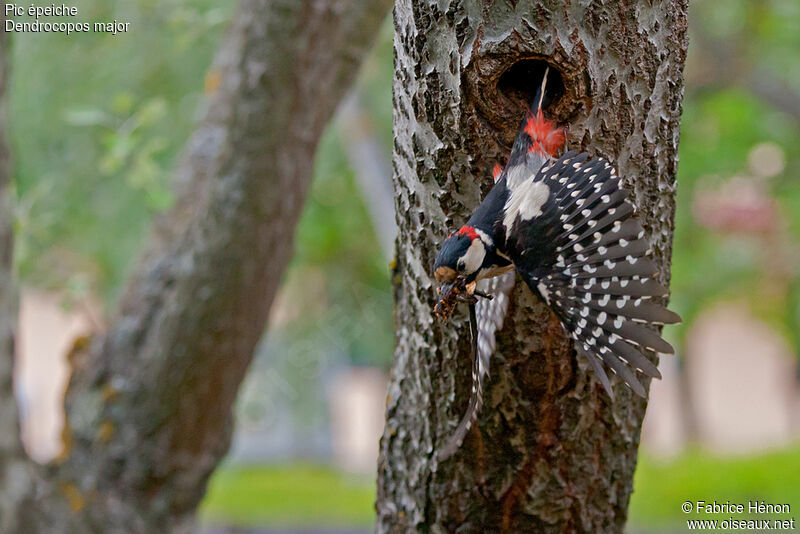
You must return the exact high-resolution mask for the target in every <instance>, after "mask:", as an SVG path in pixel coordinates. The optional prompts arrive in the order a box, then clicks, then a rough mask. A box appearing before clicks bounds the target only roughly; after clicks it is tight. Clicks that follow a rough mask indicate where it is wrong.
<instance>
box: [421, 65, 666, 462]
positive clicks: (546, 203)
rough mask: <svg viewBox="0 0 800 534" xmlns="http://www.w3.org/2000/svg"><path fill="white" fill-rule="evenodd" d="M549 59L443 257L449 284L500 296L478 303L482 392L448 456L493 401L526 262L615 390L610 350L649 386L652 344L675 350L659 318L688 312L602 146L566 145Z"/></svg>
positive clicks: (540, 290)
mask: <svg viewBox="0 0 800 534" xmlns="http://www.w3.org/2000/svg"><path fill="white" fill-rule="evenodd" d="M548 71H549V67H548V69H547V70H545V74H544V77H543V80H542V84H541V87H540V88H539V90H538V91H537V94H536V97H535V98H534V102H533V104H532V106H531V109H530V110H529V111H528V113H527V115H526V117H525V119H524V120H523V124H522V128H521V129H520V131H519V133H518V134H517V137H516V139H515V141H514V145H513V147H512V150H511V155H510V157H509V160H508V163H507V164H506V167H505V169H502V170H501V169H500V168H499V167H496V168H495V185H494V187H493V188H492V189H491V191H490V192H489V194H488V195H487V196H486V198H485V199H484V200H483V202H481V204H480V205H479V206H478V208H477V209H476V210H475V212H474V213H473V214H472V216H471V217H470V218H469V220H468V221H467V223H466V224H465V225H464V226H462V227H461V228H460V229H459V230H458V231H456V232H454V233H452V234H450V236H449V237H448V238H447V239H446V240H445V241H444V243H443V244H442V248H441V250H440V251H439V254H438V256H437V257H436V262H435V264H434V276H435V278H436V281H437V282H438V283H439V284H441V286H440V292H441V294H442V295H446V294H447V293H448V292H449V291H450V290H452V289H453V287H454V286H459V287H466V288H467V290H468V291H469V292H473V291H475V288H476V286H477V288H478V289H479V291H478V294H481V293H484V294H491V295H492V296H493V299H491V300H488V299H486V300H484V299H479V300H478V302H477V305H476V310H475V312H474V313H475V315H476V317H477V323H478V332H477V334H478V336H477V354H476V355H474V357H475V361H474V362H473V371H472V378H473V385H472V396H471V399H470V403H469V407H468V409H467V413H466V414H465V416H464V417H463V419H462V420H461V422H460V424H459V426H458V428H457V429H456V431H455V433H454V434H453V436H452V437H451V439H450V440H449V441H448V443H447V444H446V445H445V446H444V447H443V448H442V449H441V450H440V452H439V458H440V459H444V458H447V457H448V456H450V455H451V454H452V453H453V452H455V450H457V449H458V447H459V446H460V445H461V442H462V440H463V438H464V436H465V435H466V432H467V431H468V430H469V428H470V426H471V424H472V423H473V421H474V419H475V418H476V416H477V413H478V410H479V409H480V406H481V404H482V387H483V384H482V382H483V378H484V376H485V375H487V374H488V371H489V360H490V357H491V356H492V353H493V352H494V346H495V337H494V335H495V332H496V331H497V330H498V329H499V328H501V327H502V324H503V319H504V317H505V313H506V310H507V308H508V298H509V293H510V290H511V289H512V287H513V285H514V280H515V275H514V271H516V272H517V273H518V274H519V275H520V277H521V278H522V279H523V280H524V281H525V283H526V284H527V286H528V287H529V288H530V290H531V291H532V292H533V293H534V294H536V295H537V296H538V297H539V298H541V299H542V300H543V301H544V302H545V303H546V304H547V305H548V306H549V307H550V309H551V310H553V312H555V314H556V315H557V316H558V318H559V319H560V320H561V324H562V325H563V326H564V328H565V329H566V331H567V333H568V334H569V336H570V337H571V338H572V339H573V340H574V345H575V349H576V351H577V352H578V353H579V354H581V355H582V356H583V357H585V358H586V359H587V360H588V361H589V363H590V364H591V367H592V368H593V370H594V371H595V373H596V374H597V376H598V377H599V379H600V382H601V383H602V385H603V387H604V388H605V390H606V391H607V392H608V395H609V396H610V397H611V398H612V399H613V393H612V389H611V384H610V382H609V379H608V376H607V375H606V373H605V371H604V369H603V365H601V362H602V363H604V364H605V365H606V366H608V368H610V369H611V370H612V371H613V372H614V373H615V374H616V375H617V376H619V377H620V378H621V379H622V380H623V381H624V382H625V383H626V384H627V385H628V386H629V387H630V388H631V389H632V390H633V391H634V392H636V393H637V394H639V395H641V396H645V395H646V393H645V390H644V388H643V387H642V385H641V383H640V382H639V380H638V379H637V376H636V371H637V370H638V371H639V372H641V373H643V374H644V375H647V376H650V377H657V378H660V377H661V375H660V373H659V372H658V369H657V368H656V366H655V365H654V364H653V363H652V361H651V360H650V359H649V358H647V357H646V356H644V355H643V352H648V353H673V352H674V351H673V348H672V347H671V346H670V345H669V344H668V343H667V342H666V341H664V340H663V339H662V338H661V336H660V335H659V334H657V333H656V332H654V331H653V330H651V329H649V328H647V327H648V326H651V325H662V324H669V323H676V322H679V321H680V317H678V315H677V314H675V313H674V312H671V311H669V310H667V309H666V308H665V307H663V306H662V305H660V304H658V303H656V302H654V301H653V297H662V296H666V295H667V289H666V288H665V287H664V286H662V285H661V284H660V283H658V281H657V280H656V276H657V275H658V269H657V268H656V266H655V264H654V263H653V262H652V261H651V260H650V259H649V258H648V257H647V255H648V254H649V252H650V244H649V242H648V240H647V237H646V236H645V233H644V230H643V229H642V226H641V225H640V224H639V223H638V222H637V221H636V219H635V218H634V211H635V209H634V207H633V205H632V204H631V203H630V201H629V200H628V199H627V197H628V191H626V190H625V189H623V188H622V187H621V186H620V179H619V177H618V176H617V174H616V173H615V171H614V169H613V168H612V167H611V165H610V164H609V163H608V162H607V161H606V160H604V159H602V158H590V157H589V156H588V154H585V153H583V154H577V153H575V152H567V153H566V154H564V155H563V156H561V157H557V156H558V153H559V151H561V150H562V148H563V146H564V143H565V133H564V130H563V129H561V128H558V127H556V125H555V124H554V123H553V122H551V121H548V120H547V119H545V117H544V115H543V113H542V101H543V99H544V97H545V88H546V83H547V73H548ZM473 282H476V283H477V284H474V283H473ZM446 315H447V314H446V313H445V314H443V315H442V316H443V317H446Z"/></svg>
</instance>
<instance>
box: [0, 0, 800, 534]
mask: <svg viewBox="0 0 800 534" xmlns="http://www.w3.org/2000/svg"><path fill="white" fill-rule="evenodd" d="M75 5H77V6H78V7H79V9H80V13H81V18H82V19H85V20H95V19H97V20H110V19H114V18H116V19H118V20H126V21H130V22H131V23H132V31H131V32H130V33H128V34H126V35H117V36H109V35H101V34H79V35H73V36H70V37H69V38H65V37H64V36H61V35H46V34H43V35H31V34H28V35H18V36H15V42H14V51H13V76H12V80H11V88H10V102H9V113H10V128H9V131H10V132H11V149H12V153H13V158H14V165H15V171H14V172H15V174H14V176H15V184H16V194H17V199H18V202H17V210H18V211H17V214H16V235H17V249H16V265H17V269H18V273H19V276H20V279H21V281H22V283H23V285H24V286H26V287H32V288H38V289H42V290H48V291H54V292H57V294H58V295H60V298H61V300H62V301H63V303H64V305H65V306H66V307H67V308H69V307H70V306H75V305H77V304H79V303H81V302H82V301H84V300H86V299H93V300H96V301H98V302H100V303H101V305H102V307H103V308H104V309H105V310H106V311H108V310H111V309H113V305H114V302H115V300H116V299H117V297H118V295H119V293H120V291H121V289H122V288H123V283H124V280H125V278H126V276H127V274H128V273H129V271H130V269H131V267H132V265H133V260H134V258H135V257H136V254H137V251H138V250H139V247H140V246H141V244H142V240H143V239H144V237H145V236H146V234H147V231H148V227H149V224H150V222H151V220H152V217H153V216H154V215H155V214H157V213H158V212H160V211H162V210H164V209H167V208H168V207H169V206H170V205H171V203H172V201H173V198H172V195H171V192H170V184H169V180H170V176H171V171H172V169H173V168H174V167H175V164H176V158H177V157H178V155H179V153H180V150H181V148H182V146H183V144H184V142H185V141H186V139H187V137H188V135H189V133H190V132H191V130H192V127H193V125H194V124H195V122H196V121H197V120H198V118H199V117H200V116H201V114H202V112H203V91H204V84H205V80H204V77H205V74H206V70H207V68H208V66H209V64H210V61H211V58H212V57H213V53H214V51H215V48H216V47H217V45H218V43H219V42H220V39H221V37H222V35H223V32H224V30H225V26H226V22H227V21H228V19H229V17H230V15H231V10H232V6H231V5H230V4H229V3H219V2H213V1H211V0H168V1H159V2H155V0H125V1H122V0H115V1H108V0H103V1H101V0H84V1H80V2H76V3H75ZM691 9H692V11H691V19H690V26H691V45H690V51H689V59H688V63H687V67H686V90H685V99H684V116H683V123H682V133H681V147H680V166H679V188H678V211H677V215H676V233H675V246H674V255H673V264H672V275H673V278H672V293H673V297H672V302H673V307H674V309H675V310H676V311H678V312H679V313H680V314H681V315H682V316H683V317H684V323H683V324H682V325H680V326H677V327H671V328H669V329H668V330H667V331H666V335H667V337H668V338H670V339H671V340H672V341H673V342H675V344H676V346H677V347H678V353H679V356H681V357H682V358H685V353H686V344H687V339H688V337H689V335H690V334H689V333H690V331H691V329H692V327H693V325H694V323H695V320H696V319H697V318H698V317H700V316H701V315H702V314H703V312H704V311H705V310H707V309H709V308H712V307H713V306H715V305H717V304H718V303H720V302H734V303H736V304H737V305H741V306H744V307H745V308H746V309H747V310H748V311H749V313H750V314H752V316H753V318H754V319H755V320H758V321H761V322H763V323H764V324H766V325H768V326H769V327H770V329H772V331H774V332H775V334H776V335H777V336H779V338H780V339H782V340H784V341H785V343H786V344H787V346H788V347H790V352H791V354H792V355H793V358H796V355H797V353H798V352H799V351H800V334H799V333H798V331H799V330H800V268H798V267H800V249H799V248H798V236H800V179H798V175H799V174H800V173H799V172H798V171H800V55H798V52H799V51H800V3H798V2H797V1H796V0H774V1H758V2H755V1H745V0H728V1H726V2H715V1H712V0H698V1H695V2H693V3H692V8H691ZM391 39H392V26H391V23H390V21H387V23H386V24H385V25H384V28H383V29H382V32H381V34H380V39H379V42H378V43H377V45H376V47H375V50H374V51H373V53H372V55H371V56H370V58H369V59H368V61H367V62H366V64H365V65H364V68H363V69H362V71H361V73H360V76H359V78H358V81H357V88H358V94H359V97H360V98H359V101H360V106H361V108H360V110H361V112H363V113H364V114H365V115H366V116H367V117H368V118H369V122H370V124H371V129H370V134H371V135H372V137H373V139H374V140H375V141H377V143H378V145H379V146H380V147H381V149H382V151H383V152H384V154H383V156H384V157H388V155H389V154H390V153H391V147H392V131H391V128H392V125H391V117H392V110H391V105H392V100H391V79H392V43H391ZM54 51H57V52H54ZM121 58H122V59H121ZM340 122H341V119H340V120H339V121H334V123H333V124H331V125H330V127H329V128H328V130H327V132H326V133H325V135H324V138H323V140H322V143H321V146H320V149H319V151H318V154H317V157H316V166H315V176H314V182H313V187H312V191H311V194H310V197H309V201H308V204H307V206H306V208H305V212H304V215H303V219H302V222H301V224H300V227H299V230H298V239H297V245H296V254H295V258H294V260H293V262H292V265H291V268H290V270H289V272H288V274H287V276H286V280H285V281H284V288H283V290H282V292H281V295H280V296H279V298H278V301H277V304H276V310H275V311H274V313H273V320H272V324H271V327H270V332H269V334H268V336H266V339H265V341H264V343H263V344H262V347H260V349H259V357H258V358H257V359H256V361H255V363H254V370H253V373H252V374H251V376H250V377H249V378H248V382H247V384H246V385H245V387H244V390H243V392H242V395H241V399H240V403H239V404H240V405H239V411H240V414H239V416H240V427H241V428H242V429H243V430H242V432H244V433H245V434H246V433H247V432H248V431H252V434H253V435H262V436H275V435H279V434H280V435H283V436H284V438H282V439H283V443H284V445H285V446H284V447H283V448H281V447H277V446H276V447H272V445H269V444H267V445H266V448H267V449H269V451H270V452H269V454H267V455H265V456H264V457H261V456H259V455H258V454H255V456H253V454H248V453H246V452H242V453H241V454H240V460H239V461H237V460H236V458H232V460H231V461H230V463H228V464H226V466H225V467H223V468H222V469H221V470H220V471H219V472H218V473H217V474H216V475H215V477H214V479H213V481H212V484H211V489H210V492H209V495H208V498H207V499H206V502H205V505H204V507H203V513H202V515H203V519H204V521H206V522H207V523H209V524H236V525H249V526H254V525H273V526H274V525H306V526H308V525H328V526H330V525H340V526H360V527H368V526H369V525H370V523H371V521H372V517H373V510H372V501H373V496H374V482H373V480H372V478H371V477H370V476H369V475H367V474H352V473H346V472H345V471H343V470H342V469H340V468H337V467H335V466H334V463H333V462H329V461H328V457H329V455H330V452H331V445H330V438H329V433H330V428H329V425H330V423H328V419H329V407H328V406H327V402H326V395H325V391H326V387H327V386H326V385H327V384H328V383H329V380H330V377H331V376H332V375H333V374H335V373H336V372H337V370H338V369H341V368H343V367H349V366H357V367H376V368H378V369H382V370H383V371H386V370H388V368H389V365H390V362H391V358H392V351H393V323H392V307H393V303H392V294H391V287H390V282H389V267H388V262H387V260H386V255H385V251H382V250H381V247H380V239H379V237H378V236H377V234H376V232H375V231H373V227H374V219H372V218H371V215H370V213H369V211H368V210H367V209H366V206H365V202H364V200H363V199H364V193H363V191H362V188H361V187H360V186H359V183H358V180H357V179H356V178H355V175H354V170H353V162H352V161H351V160H349V159H348V157H347V156H346V153H347V146H346V145H347V143H348V142H349V141H348V136H344V135H341V132H342V125H341V124H340ZM300 280H303V283H300V282H299V281H300ZM297 301H302V302H313V303H314V305H313V306H310V307H307V308H304V309H302V310H299V309H294V308H292V305H291V302H297ZM792 361H793V362H794V363H793V369H794V372H795V373H796V372H797V371H796V368H797V365H796V359H793V360H792ZM683 363H684V362H683V360H681V366H679V367H682V366H683ZM753 365H759V361H758V355H753ZM799 398H800V397H799ZM796 406H800V404H797V405H796ZM287 414H288V415H287ZM287 421H288V422H287ZM277 428H282V429H283V430H282V431H278V430H276V429H277ZM287 429H288V430H287ZM259 432H261V434H259ZM281 432H283V434H281ZM795 435H796V434H795ZM287 436H288V437H287ZM263 439H264V440H266V442H269V437H267V438H263ZM298 441H302V442H304V443H309V444H310V445H308V447H307V448H305V449H303V448H301V449H300V453H295V454H289V453H288V452H287V451H290V450H295V452H296V451H297V448H295V447H292V445H291V444H293V443H297V442H298ZM689 441H690V442H692V440H691V435H690V439H689ZM254 443H261V442H259V441H258V440H256V441H255V442H254ZM270 447H272V448H270ZM257 448H258V447H256V449H257ZM775 448H777V449H778V450H774V451H770V452H764V453H750V454H747V455H741V454H740V455H733V456H731V455H720V454H716V453H714V452H709V451H708V450H705V449H704V448H703V447H702V446H701V445H689V447H688V448H684V449H682V452H680V453H678V454H674V455H671V456H669V457H667V458H665V457H663V456H661V455H655V454H653V455H651V454H650V453H649V452H648V450H647V449H646V445H645V447H644V448H643V452H642V459H641V464H640V468H639V470H638V472H637V477H636V492H635V495H634V497H633V501H632V504H631V525H632V527H633V528H634V529H637V530H647V529H651V528H661V527H664V528H669V527H670V526H674V525H677V524H679V522H680V521H681V520H682V519H684V517H683V514H682V513H681V512H680V509H679V504H680V503H681V502H683V501H684V500H691V499H702V498H705V499H713V498H716V499H717V500H725V499H731V500H737V501H742V500H750V499H759V500H760V499H763V500H766V501H767V502H789V503H793V504H794V505H795V506H796V507H798V509H800V446H798V445H797V440H796V439H795V440H794V445H791V444H788V445H786V444H784V445H780V446H778V447H775ZM245 449H247V447H243V448H242V450H245ZM234 456H235V455H234ZM312 505H313V506H312Z"/></svg>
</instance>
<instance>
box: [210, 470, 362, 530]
mask: <svg viewBox="0 0 800 534" xmlns="http://www.w3.org/2000/svg"><path fill="white" fill-rule="evenodd" d="M374 501H375V482H374V480H373V477H357V476H354V475H345V474H342V473H340V472H337V471H336V470H334V469H332V468H330V467H325V466H319V465H311V464H295V465H283V466H263V467H250V468H222V469H219V470H218V471H217V472H216V473H215V474H214V476H213V478H212V479H211V484H210V487H209V491H208V494H207V496H206V498H205V500H204V501H203V506H202V509H201V512H200V518H201V521H203V522H204V523H207V524H224V525H232V526H241V527H247V526H250V527H255V526H264V525H270V526H287V525H291V526H292V527H295V528H296V527H322V526H324V527H336V526H341V527H354V526H362V527H369V526H370V525H371V524H372V522H373V521H374V509H373V502H374Z"/></svg>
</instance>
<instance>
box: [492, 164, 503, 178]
mask: <svg viewBox="0 0 800 534" xmlns="http://www.w3.org/2000/svg"><path fill="white" fill-rule="evenodd" d="M501 172H503V167H501V166H500V164H499V163H495V164H494V169H492V178H494V181H495V182H496V181H497V179H498V178H499V177H500V173H501Z"/></svg>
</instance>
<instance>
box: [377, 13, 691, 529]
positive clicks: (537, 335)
mask: <svg viewBox="0 0 800 534" xmlns="http://www.w3.org/2000/svg"><path fill="white" fill-rule="evenodd" d="M686 8H687V6H686V2H685V0H664V1H655V2H609V3H601V2H594V1H592V2H556V1H545V2H505V1H497V2H495V1H484V2H479V1H468V0H465V1H456V2H449V3H444V4H442V3H441V2H434V1H432V0H400V1H399V2H398V3H397V4H396V6H395V12H394V15H395V28H396V35H395V78H394V109H395V111H394V120H395V151H394V182H395V192H396V195H395V196H396V199H397V200H396V202H397V204H396V208H397V213H398V225H399V238H398V241H397V268H396V275H397V276H396V278H395V279H396V280H397V283H396V287H395V292H396V300H397V310H396V316H397V333H398V339H397V349H396V353H395V358H396V359H395V364H394V369H393V373H392V379H391V384H390V387H389V397H388V400H387V412H386V428H385V431H384V435H383V438H382V441H381V456H380V460H379V466H378V501H377V509H378V526H377V531H378V532H621V531H622V530H623V525H624V522H625V519H626V514H627V506H628V501H629V499H630V496H631V492H632V480H633V472H634V468H635V465H636V455H637V447H638V444H639V434H640V429H641V423H642V418H643V416H644V412H645V408H646V401H645V400H643V399H640V398H638V397H636V396H634V395H633V394H632V393H631V392H630V390H628V389H627V388H625V387H624V386H622V385H621V384H616V387H615V392H616V401H615V402H613V403H612V402H611V401H610V400H609V399H608V397H607V396H606V395H605V393H603V391H602V388H601V387H600V386H599V382H597V381H596V380H595V378H594V377H593V376H592V375H591V370H590V369H588V368H587V363H586V362H584V361H582V360H580V359H578V358H576V355H575V353H574V351H573V349H572V347H571V344H570V343H569V342H568V341H567V340H566V339H565V336H564V335H563V333H562V330H561V327H560V325H559V323H558V321H557V319H556V318H555V316H554V315H553V314H552V313H551V312H550V311H549V310H548V309H547V308H546V307H545V306H544V305H543V304H542V303H540V302H538V301H537V300H536V299H535V298H534V297H533V296H532V295H531V294H530V292H529V290H528V289H527V288H526V287H524V284H523V283H522V282H518V283H517V287H516V289H515V290H514V295H513V300H512V304H511V308H510V310H509V315H508V320H507V321H506V324H505V326H504V328H503V331H502V332H501V333H500V335H499V342H498V357H497V358H496V359H495V360H494V364H493V369H492V377H491V380H490V382H489V384H488V388H487V391H486V394H485V398H486V403H485V405H484V407H483V409H482V412H481V415H480V421H479V424H478V425H477V427H476V428H473V429H472V430H471V431H470V434H469V435H468V436H467V439H466V440H465V442H464V445H463V446H462V449H461V451H460V452H458V453H457V454H456V455H455V456H454V457H452V458H451V459H449V460H447V461H446V462H443V463H437V461H436V459H435V455H434V452H435V451H436V450H437V448H438V447H441V446H442V444H443V443H444V442H445V440H446V439H447V437H448V436H449V435H450V434H451V433H452V431H453V429H454V427H455V425H456V424H457V422H458V419H459V418H460V416H461V415H462V414H463V413H464V410H465V408H466V404H467V399H468V396H469V390H470V365H469V330H468V326H467V324H466V323H467V322H466V318H465V316H466V314H465V313H464V311H463V310H462V311H461V313H460V315H456V316H455V317H454V318H453V319H451V321H450V323H448V324H446V325H442V324H440V323H439V322H437V321H435V320H434V318H433V316H432V314H431V308H432V307H433V305H434V301H435V296H434V288H433V281H432V278H431V276H430V267H431V265H432V263H433V260H434V257H435V254H436V251H437V244H438V243H440V242H441V241H442V240H443V238H444V237H445V236H446V235H447V232H449V231H451V230H452V229H453V228H457V227H458V226H459V225H461V224H462V223H463V222H464V221H465V220H466V219H467V217H468V214H469V213H470V212H471V211H472V210H473V209H474V208H475V207H476V206H477V204H478V203H479V201H480V199H481V198H482V196H483V195H485V194H486V192H487V191H488V189H489V188H490V186H491V177H490V172H489V169H491V167H492V165H493V164H494V162H495V161H500V162H505V158H506V157H507V155H508V151H509V149H510V146H511V143H512V141H513V138H514V135H515V134H516V131H517V128H518V126H519V123H520V120H521V117H522V116H523V113H524V110H525V109H526V106H527V100H529V99H530V98H531V97H532V96H533V93H534V91H535V84H536V83H538V81H539V79H540V78H536V77H534V76H533V75H532V74H530V73H529V71H527V70H526V68H524V67H523V68H516V69H513V70H510V69H511V67H512V66H514V65H515V64H517V63H518V62H520V61H523V60H536V59H538V60H546V61H547V63H549V64H550V65H551V66H553V67H555V68H556V69H557V70H558V71H559V73H560V74H561V77H562V79H563V84H564V95H563V97H562V98H561V99H560V101H559V102H558V103H557V104H555V105H554V106H553V109H551V110H550V113H551V116H554V117H555V118H557V120H558V122H559V123H560V124H562V125H566V126H568V128H569V136H568V137H569V145H570V148H579V149H583V150H587V151H589V152H590V153H592V154H594V155H603V156H605V157H607V158H609V159H611V160H612V161H614V162H615V163H616V165H617V167H618V169H619V171H620V174H621V175H622V176H623V177H624V182H625V184H626V187H628V188H630V189H632V190H633V195H632V199H633V201H634V202H635V203H636V205H637V206H638V207H639V212H640V218H641V220H642V223H643V225H644V227H645V228H646V230H647V232H648V233H649V236H650V239H651V241H652V245H653V250H654V255H655V259H656V261H657V263H658V264H659V265H660V266H661V267H662V278H663V280H662V281H663V282H667V281H668V278H669V257H670V254H671V246H672V233H673V214H674V207H675V205H674V199H675V185H676V184H675V173H676V164H677V147H678V137H679V119H680V113H681V99H682V94H683V76H682V68H683V64H684V59H685V51H686V46H687V38H686ZM528 65H532V64H531V63H528ZM504 73H506V75H505V76H503V74H504ZM539 76H540V75H539ZM501 77H502V78H501ZM615 383H616V382H615Z"/></svg>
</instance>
